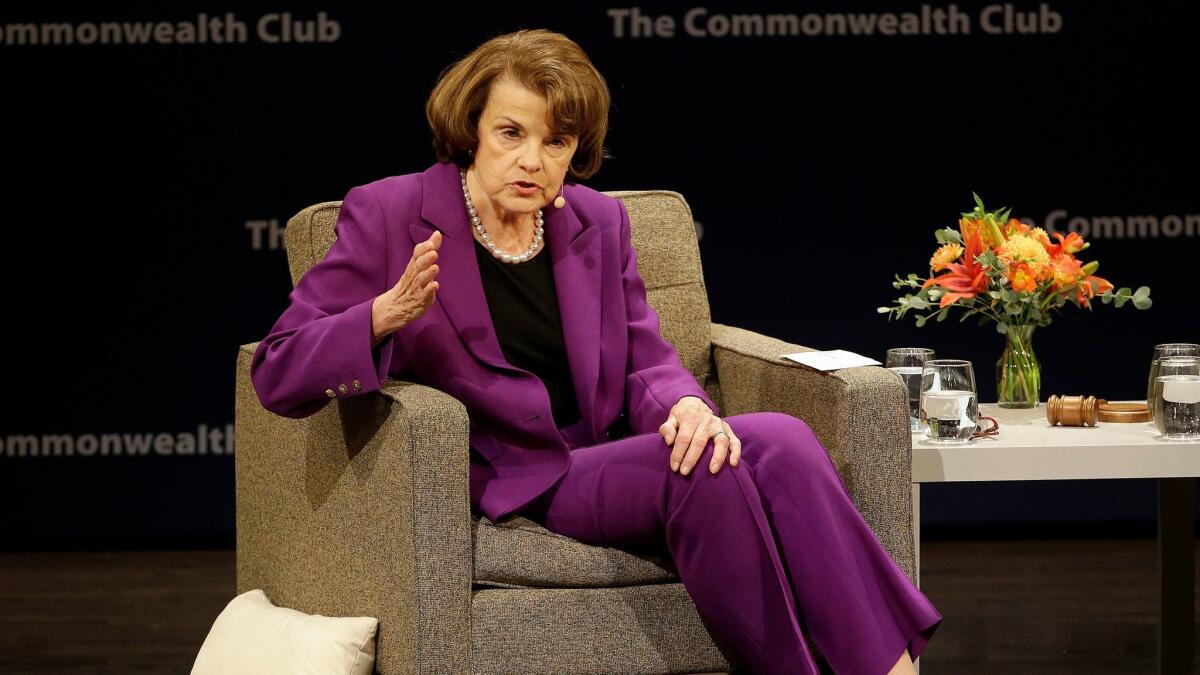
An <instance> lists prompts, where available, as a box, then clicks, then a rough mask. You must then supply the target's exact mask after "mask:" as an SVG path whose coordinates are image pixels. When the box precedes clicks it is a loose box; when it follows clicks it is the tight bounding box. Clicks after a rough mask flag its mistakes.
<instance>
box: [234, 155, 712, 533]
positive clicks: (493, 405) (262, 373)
mask: <svg viewBox="0 0 1200 675" xmlns="http://www.w3.org/2000/svg"><path fill="white" fill-rule="evenodd" d="M563 194H564V197H565V198H566V200H567V203H566V205H565V206H564V207H563V208H561V209H556V208H554V207H553V206H552V205H550V206H547V207H546V208H545V209H544V217H545V238H546V248H545V250H543V251H541V252H540V253H539V254H538V255H549V256H550V261H551V265H552V267H553V270H554V282H555V286H556V290H557V295H558V304H559V308H560V311H561V312H562V323H563V337H564V339H565V342H566V349H567V360H568V361H569V365H570V369H571V375H572V377H573V379H574V384H575V395H576V398H577V399H578V401H579V407H580V413H581V416H582V418H581V419H580V420H579V422H577V423H576V424H574V425H572V426H571V427H567V428H564V429H558V428H556V426H555V424H554V417H553V416H552V414H551V411H550V397H549V394H548V393H547V391H546V387H545V385H544V384H543V383H542V381H541V380H540V379H539V378H538V377H537V376H536V375H534V374H533V373H531V372H529V371H527V370H523V369H520V368H517V367H514V366H512V365H511V364H509V363H508V362H507V361H505V359H504V355H503V353H502V351H501V349H500V343H499V342H498V341H497V338H496V331H495V329H494V327H493V325H492V320H491V315H490V313H489V310H488V304H487V298H486V296H485V295H484V291H483V283H482V281H481V277H480V274H479V265H478V262H477V260H476V259H475V249H474V243H473V240H472V239H473V238H472V235H471V229H470V227H471V225H470V223H469V221H468V220H467V211H466V205H465V204H464V202H463V197H462V186H461V184H460V182H459V175H458V168H457V167H456V166H455V165H454V164H452V163H437V164H434V165H433V166H431V167H429V168H428V169H427V170H425V171H424V172H421V173H412V174H407V175H403V176H391V177H388V178H383V179H380V180H377V181H374V182H372V183H368V184H366V185H360V186H357V187H354V188H351V190H350V191H349V192H348V193H346V197H345V199H344V200H343V201H342V208H341V212H340V213H339V215H338V219H337V224H336V226H335V228H336V232H337V241H336V242H335V243H334V244H333V246H332V248H330V250H329V253H328V254H327V255H326V256H325V258H324V259H323V260H321V261H320V262H318V263H317V264H315V265H313V267H312V268H311V269H309V271H308V272H307V273H305V275H304V276H303V277H302V278H301V279H300V281H299V283H298V284H297V285H296V287H295V289H293V290H292V292H291V294H290V295H289V296H288V298H289V305H288V307H287V309H286V310H285V311H284V313H283V315H282V316H280V317H279V319H278V320H277V321H276V322H275V325H274V326H273V327H272V328H271V331H270V333H269V334H268V335H267V336H266V337H265V338H263V340H262V341H261V342H260V343H259V345H258V349H257V350H256V351H255V353H254V358H253V361H252V365H251V370H250V373H251V380H252V381H253V384H254V389H255V391H256V392H257V394H258V398H259V400H260V401H261V402H262V404H263V407H265V408H266V409H267V410H270V411H271V412H274V413H276V414H278V415H283V416H285V417H292V418H301V417H306V416H308V415H311V414H313V413H315V412H317V411H318V410H320V409H321V408H323V407H324V406H325V405H326V404H328V403H329V401H330V400H332V399H334V398H349V397H352V396H364V395H368V394H371V393H372V392H375V391H377V390H378V389H379V388H380V385H381V383H382V382H383V380H384V379H385V378H387V377H388V376H391V377H393V378H396V379H402V380H409V381H413V382H420V383H422V384H425V385H428V386H431V387H434V388H436V389H440V390H442V391H444V392H446V393H448V394H450V395H451V396H453V397H455V398H456V399H458V400H459V401H461V402H462V403H463V405H465V406H466V408H467V412H468V414H469V416H470V423H471V428H470V446H471V448H472V449H473V450H474V452H471V453H470V460H471V461H470V467H471V468H470V473H471V503H472V506H473V507H474V508H475V509H476V510H478V511H480V512H481V513H483V514H484V515H486V516H488V518H490V519H492V520H493V521H495V520H498V519H500V518H503V517H504V516H506V515H508V514H510V513H513V512H515V511H518V510H519V509H521V508H522V507H524V506H525V505H527V504H528V503H529V502H531V501H532V500H534V499H535V498H537V497H538V496H539V495H541V494H542V493H543V492H545V491H546V490H547V489H549V488H550V487H551V486H553V484H554V483H555V482H556V481H557V480H558V479H559V478H560V477H561V476H562V475H563V474H564V473H565V472H566V470H567V466H568V464H569V462H570V450H571V449H572V448H574V447H578V446H580V445H592V444H596V443H603V442H606V441H608V440H609V436H608V432H607V430H608V429H609V428H610V427H611V426H612V425H613V424H614V423H615V422H617V420H618V418H619V416H620V415H622V414H627V416H628V423H629V426H630V428H632V429H633V431H634V432H635V433H638V434H641V433H647V432H655V433H657V431H658V427H659V425H661V424H662V423H663V422H665V421H666V419H667V416H668V414H669V412H670V409H671V407H672V406H674V405H675V403H676V402H677V401H678V400H679V399H680V398H682V397H684V396H689V395H690V396H698V397H700V398H701V399H702V400H703V401H704V402H705V403H707V404H708V406H709V407H710V408H712V410H713V412H714V413H718V414H719V412H720V411H719V410H718V409H717V406H716V404H715V403H713V401H712V400H711V399H710V398H709V397H708V395H707V394H706V393H705V391H704V389H703V388H702V387H701V386H699V385H698V384H697V382H696V379H695V378H694V377H693V376H692V374H691V373H690V372H689V371H688V370H687V369H685V368H684V367H683V365H682V364H681V362H680V360H679V354H678V353H677V352H676V351H675V348H674V347H673V346H672V345H671V343H669V342H667V341H666V340H664V339H663V338H662V336H661V335H659V320H658V314H657V313H655V311H654V309H653V308H652V307H651V306H650V305H649V303H648V302H647V301H646V287H645V285H644V284H643V282H642V278H641V276H640V275H639V274H638V271H637V256H636V253H635V251H634V249H633V246H632V243H631V240H630V226H629V214H628V213H627V212H626V210H625V206H624V204H622V203H621V202H620V201H618V200H616V199H614V198H612V197H609V196H607V195H604V194H601V193H599V192H597V191H595V190H592V189H591V188H588V187H584V186H583V185H567V186H566V187H565V188H564V193H563ZM434 229H437V230H440V231H441V232H442V246H441V248H440V249H439V251H438V260H437V263H438V268H439V271H438V276H437V279H438V286H439V288H438V291H437V298H436V299H435V300H434V302H433V305H432V306H431V307H430V308H429V310H428V311H427V312H425V314H423V315H422V316H421V317H420V318H418V319H417V320H416V321H413V322H412V323H410V324H409V325H407V326H405V327H404V328H402V329H400V330H399V331H396V332H395V333H392V334H391V335H389V336H388V337H387V338H385V339H384V340H383V341H382V342H380V344H379V345H377V346H376V347H375V349H372V348H371V303H372V301H373V300H374V299H375V297H376V296H378V295H379V294H380V293H383V292H384V291H386V290H388V289H390V288H391V287H392V286H394V285H395V284H396V283H397V282H398V281H399V279H400V275H401V274H402V273H403V272H404V269H405V267H406V266H407V264H408V261H409V259H410V258H411V257H412V251H413V248H414V247H415V246H416V244H417V243H419V242H421V241H424V240H425V239H427V238H428V237H429V235H430V234H432V233H433V230H434ZM668 455H669V451H668V449H667V446H666V444H665V443H664V444H663V462H664V463H665V462H666V461H667V458H668Z"/></svg>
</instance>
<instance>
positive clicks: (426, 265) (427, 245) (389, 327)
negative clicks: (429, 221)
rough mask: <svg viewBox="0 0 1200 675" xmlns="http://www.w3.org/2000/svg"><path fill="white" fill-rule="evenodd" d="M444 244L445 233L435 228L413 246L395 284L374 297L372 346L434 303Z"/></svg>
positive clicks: (372, 306)
mask: <svg viewBox="0 0 1200 675" xmlns="http://www.w3.org/2000/svg"><path fill="white" fill-rule="evenodd" d="M441 245H442V233H441V232H440V231H437V230H435V231H434V232H433V234H431V235H429V238H428V239H426V240H425V241H423V242H421V243H419V244H417V245H416V247H415V248H413V254H412V258H410V259H409V261H408V267H407V268H405V270H404V274H402V275H400V280H399V281H397V282H396V285H395V286H393V287H392V288H391V289H389V290H388V291H386V292H384V293H381V294H379V296H377V297H376V298H375V302H374V303H372V305H371V346H372V347H374V346H375V345H377V344H379V342H380V341H381V340H383V339H384V338H385V337H387V336H388V335H389V334H391V333H394V332H396V331H398V330H400V329H401V328H403V327H405V326H407V325H408V324H409V323H411V322H413V321H415V320H416V319H417V318H418V317H420V316H421V315H422V314H424V313H425V311H426V310H427V309H429V307H430V305H432V304H433V300H434V298H435V297H436V296H437V289H438V282H437V273H438V266H437V263H436V262H435V261H436V260H437V255H438V254H437V251H438V248H440V247H441Z"/></svg>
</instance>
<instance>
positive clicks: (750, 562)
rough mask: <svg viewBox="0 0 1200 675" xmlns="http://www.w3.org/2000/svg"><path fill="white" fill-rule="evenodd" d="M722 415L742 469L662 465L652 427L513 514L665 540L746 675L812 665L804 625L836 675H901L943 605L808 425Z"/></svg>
mask: <svg viewBox="0 0 1200 675" xmlns="http://www.w3.org/2000/svg"><path fill="white" fill-rule="evenodd" d="M725 421H726V422H728V423H729V425H730V427H732V428H733V429H734V431H735V432H736V433H737V434H738V437H739V438H741V439H742V461H741V462H740V463H739V466H736V467H731V466H729V465H728V464H726V465H724V466H722V467H721V470H720V471H719V472H718V473H717V474H715V475H714V474H711V473H709V472H708V471H707V470H703V469H702V470H697V471H693V472H691V473H690V474H689V475H687V476H684V475H680V474H678V473H675V472H672V471H671V470H670V466H669V465H668V460H669V455H670V449H669V448H668V447H667V445H666V443H665V442H664V441H663V439H662V437H661V436H659V435H658V434H657V433H649V434H640V435H636V436H632V437H629V438H623V439H619V440H616V441H612V442H609V443H602V444H599V445H593V446H585V447H579V448H576V449H575V450H574V451H573V452H572V453H571V466H570V469H569V470H568V472H567V474H566V475H565V476H564V477H563V479H562V480H561V481H559V483H558V484H557V485H556V486H555V487H554V488H552V489H551V490H550V491H549V492H547V493H546V494H545V495H543V496H542V497H540V498H539V499H538V500H536V501H535V502H534V503H533V504H531V505H530V506H529V507H527V508H526V509H525V510H524V513H525V515H528V516H529V517H531V518H533V519H535V520H537V521H539V522H541V523H543V524H544V525H545V526H546V528H547V529H550V530H551V531H554V532H558V533H561V534H564V535H567V536H570V537H572V538H575V539H578V540H580V541H583V542H586V543H592V544H596V545H606V546H616V547H622V548H632V549H641V550H661V549H662V548H663V545H664V543H665V545H666V548H667V550H668V551H669V552H670V554H671V557H672V558H673V559H674V561H675V564H676V567H677V569H678V570H679V576H680V579H681V580H682V581H683V584H684V586H685V587H686V588H687V590H688V593H689V594H690V595H691V597H692V600H693V601H694V602H695V603H696V607H697V610H698V611H699V612H700V615H701V616H702V617H703V618H704V620H705V622H706V623H707V624H708V625H709V626H710V627H711V628H712V630H714V631H716V632H718V633H719V634H720V636H721V638H722V640H723V641H724V642H725V643H726V644H728V645H729V647H730V648H731V649H732V650H733V652H734V658H735V660H736V661H737V662H738V665H740V666H741V667H743V668H745V669H746V670H747V671H749V672H753V673H810V674H813V675H816V674H817V673H818V669H817V665H816V662H815V660H814V658H813V655H812V654H811V653H810V651H809V649H808V646H807V644H806V642H805V639H804V636H805V635H808V636H809V637H810V638H811V639H812V641H813V643H814V644H815V645H816V646H817V648H818V649H819V650H820V652H821V655H822V656H823V657H824V658H825V660H826V661H827V662H828V663H829V665H830V667H831V668H833V670H834V672H836V673H838V674H839V675H841V674H842V673H846V674H857V673H862V674H863V675H885V674H888V673H891V672H896V673H903V672H905V671H904V670H903V667H904V662H905V660H906V658H907V657H908V655H909V654H911V655H912V657H913V658H915V657H916V656H919V655H920V652H921V650H923V649H924V646H925V644H926V643H927V642H928V639H929V637H930V636H931V635H932V633H933V631H934V629H936V627H937V625H938V624H939V623H940V621H941V615H940V614H938V612H937V610H936V609H934V607H933V605H932V604H930V603H929V601H928V599H926V598H925V596H924V595H923V594H921V592H920V591H919V590H918V589H917V588H916V587H915V586H914V585H913V584H912V583H911V581H910V580H909V579H908V577H907V576H906V575H905V574H904V573H903V572H902V571H901V570H900V569H899V567H898V566H897V565H896V564H895V562H894V561H893V560H892V559H891V557H890V556H889V555H888V553H887V551H886V550H885V549H883V547H882V546H881V545H880V544H879V542H878V540H877V539H876V538H875V536H874V534H873V533H872V531H871V530H870V528H869V527H868V526H867V525H866V523H865V522H864V521H863V520H862V517H861V516H860V515H859V513H858V511H857V510H856V509H855V507H854V505H853V503H852V502H851V500H850V497H849V495H848V493H847V492H846V490H845V487H844V486H843V485H842V483H841V479H840V478H839V477H838V475H837V471H836V469H835V468H834V466H833V463H832V461H831V460H830V459H829V456H828V454H827V453H826V451H825V449H824V448H823V447H822V446H821V445H820V442H819V441H818V440H817V438H816V437H815V435H813V433H812V431H811V430H810V429H809V428H808V425H807V424H805V423H804V422H803V421H801V420H799V419H798V418H795V417H792V416H789V415H784V414H781V413H747V414H744V415H734V416H731V417H726V418H725ZM712 448H713V446H712V443H711V442H710V443H709V444H708V445H707V446H706V448H705V451H704V455H703V456H702V457H701V459H700V461H699V462H698V463H697V464H696V466H697V467H707V466H708V463H709V460H710V458H711V453H712ZM897 655H899V657H900V659H899V661H897ZM910 663H911V660H910ZM894 668H901V670H894ZM890 669H891V670H890Z"/></svg>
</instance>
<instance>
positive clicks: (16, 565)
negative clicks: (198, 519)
mask: <svg viewBox="0 0 1200 675" xmlns="http://www.w3.org/2000/svg"><path fill="white" fill-rule="evenodd" d="M1155 547H1156V543H1155V541H1154V540H1153V539H1119V540H1096V539H1086V540H1005V541H926V542H924V543H923V545H922V548H921V564H922V571H921V585H922V590H923V591H924V592H925V594H926V595H928V596H929V599H930V600H932V601H933V603H934V604H935V605H936V606H937V608H938V609H939V610H940V611H941V612H942V615H943V616H944V617H945V622H944V623H943V624H942V626H941V627H940V628H939V629H938V632H937V633H936V634H935V635H934V638H933V640H932V641H931V642H930V643H929V649H928V651H927V652H926V655H925V656H923V657H922V658H921V673H922V675H938V674H939V673H956V674H957V673H972V674H975V675H986V674H989V673H997V674H1000V673H1004V674H1005V675H1008V674H1010V673H1026V674H1033V673H1054V674H1056V675H1065V674H1071V673H1079V674H1081V675H1082V674H1083V673H1087V674H1088V675H1102V674H1104V673H1150V672H1155V670H1156V663H1157V661H1156V640H1157V633H1156V631H1157V619H1158V614H1157V612H1158V597H1157V593H1158V591H1157V588H1158V580H1157V577H1156V574H1157V571H1156V570H1157V567H1156V565H1157V562H1156V557H1155V555H1156V548H1155ZM234 569H235V568H234V553H233V551H228V550H185V551H124V552H80V553H64V552H53V553H48V552H40V553H0V672H2V673H45V674H51V673H79V674H80V675H82V674H84V673H86V674H88V675H96V674H100V673H121V674H123V675H124V674H129V675H136V674H139V673H180V672H187V671H188V670H190V669H191V664H192V661H193V660H194V659H195V656H196V652H197V651H198V650H199V649H200V644H201V643H202V642H203V641H204V637H205V635H206V634H207V633H208V629H209V627H210V626H211V624H212V621H213V620H214V619H215V618H216V616H217V614H218V613H220V611H221V609H222V608H224V606H225V604H226V603H227V602H228V601H229V600H230V599H231V598H232V597H233V596H234V593H235V586H234ZM1197 606H1198V607H1200V603H1197ZM1197 644H1200V640H1198V641H1197ZM1198 663H1200V662H1198Z"/></svg>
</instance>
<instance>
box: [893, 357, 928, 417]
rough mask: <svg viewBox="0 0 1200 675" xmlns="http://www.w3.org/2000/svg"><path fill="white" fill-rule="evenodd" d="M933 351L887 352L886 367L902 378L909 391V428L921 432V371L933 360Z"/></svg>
mask: <svg viewBox="0 0 1200 675" xmlns="http://www.w3.org/2000/svg"><path fill="white" fill-rule="evenodd" d="M933 358H934V356H933V350H932V349H928V348H926V347H895V348H892V349H889V350H887V358H886V360H885V361H884V366H885V367H886V368H887V369H888V370H890V371H892V372H893V373H896V374H897V375H899V376H900V379H901V380H903V381H904V387H905V388H906V389H907V390H908V426H909V429H910V430H911V431H921V429H922V425H921V369H922V368H924V366H925V364H926V362H928V361H931V360H933Z"/></svg>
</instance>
